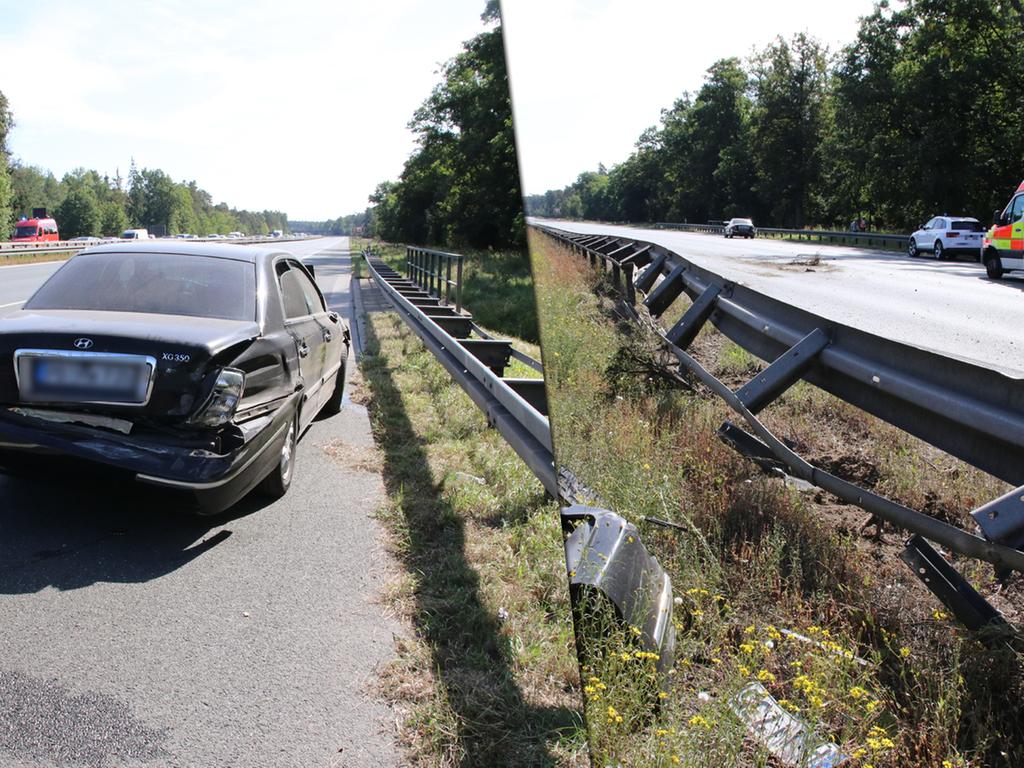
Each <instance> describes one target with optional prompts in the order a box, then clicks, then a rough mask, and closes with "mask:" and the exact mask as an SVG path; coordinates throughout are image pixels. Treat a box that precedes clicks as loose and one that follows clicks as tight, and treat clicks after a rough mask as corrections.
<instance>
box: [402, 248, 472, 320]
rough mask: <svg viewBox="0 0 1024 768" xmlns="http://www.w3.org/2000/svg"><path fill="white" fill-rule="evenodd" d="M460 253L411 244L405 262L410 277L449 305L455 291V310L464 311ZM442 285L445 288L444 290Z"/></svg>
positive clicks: (406, 251)
mask: <svg viewBox="0 0 1024 768" xmlns="http://www.w3.org/2000/svg"><path fill="white" fill-rule="evenodd" d="M463 258H464V257H463V256H462V255H461V254H458V253H445V252H444V251H434V250H431V249H430V248H419V247H418V246H415V245H409V246H406V248H405V263H406V268H407V270H408V276H409V279H410V280H412V281H413V282H414V283H416V285H418V286H419V287H420V288H423V289H424V290H426V291H428V292H429V293H432V294H433V293H436V295H437V296H439V297H440V298H441V300H442V301H443V302H444V303H445V304H446V305H447V304H448V303H449V302H450V301H451V298H452V289H453V288H454V292H455V310H456V311H457V312H461V311H462V261H463ZM453 263H454V264H455V279H454V280H453V279H452V264H453ZM442 287H443V289H444V290H442Z"/></svg>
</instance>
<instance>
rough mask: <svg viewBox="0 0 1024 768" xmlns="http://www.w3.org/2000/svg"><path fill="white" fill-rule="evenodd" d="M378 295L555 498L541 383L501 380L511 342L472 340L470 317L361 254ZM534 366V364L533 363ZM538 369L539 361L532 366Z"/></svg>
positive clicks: (550, 448)
mask: <svg viewBox="0 0 1024 768" xmlns="http://www.w3.org/2000/svg"><path fill="white" fill-rule="evenodd" d="M364 258H365V259H366V264H367V267H369V270H370V274H371V276H372V277H373V279H374V281H375V282H376V283H377V284H378V285H379V286H380V287H381V290H382V291H383V292H384V296H385V297H386V298H387V299H388V301H389V302H391V305H392V306H393V307H394V308H395V310H396V311H397V312H398V314H399V315H400V316H401V317H402V319H403V320H404V321H405V323H406V324H407V325H408V326H409V327H410V328H411V329H412V330H413V332H414V333H415V334H416V335H417V336H419V337H420V339H421V340H422V341H423V343H424V344H425V345H426V347H427V349H428V350H430V352H431V353H432V354H433V355H434V357H436V358H437V359H438V361H439V362H440V363H441V364H442V365H443V366H444V367H445V369H446V370H447V371H448V373H449V374H450V375H451V377H452V378H453V379H454V380H455V381H456V382H457V383H458V384H459V386H460V387H462V389H463V390H465V392H466V394H468V395H469V396H470V398H471V399H472V400H473V402H474V403H476V405H477V407H478V408H480V410H481V411H483V413H484V415H485V416H486V417H487V422H488V423H489V424H490V425H491V426H493V427H495V428H496V429H497V430H498V431H499V432H500V433H501V435H502V437H504V438H505V440H506V442H508V443H509V445H511V446H512V448H513V449H514V450H515V452H516V453H517V454H519V457H520V458H521V459H522V460H523V461H524V462H526V464H527V466H529V467H530V469H531V470H532V471H533V473H534V474H535V475H536V476H537V477H538V478H539V479H540V481H541V483H542V484H543V485H544V488H545V489H546V490H547V492H548V493H550V494H551V495H552V496H553V497H555V498H558V496H559V483H558V476H557V473H556V472H555V461H554V455H553V452H552V447H551V428H550V426H549V424H548V416H547V412H548V406H547V394H546V392H545V390H544V379H520V378H506V377H505V376H504V371H505V368H506V366H507V365H508V362H509V360H510V359H511V358H512V352H513V349H512V343H511V342H509V341H505V340H501V339H495V338H493V337H490V336H488V337H487V338H473V336H474V330H473V326H474V325H475V323H474V322H473V317H472V315H469V314H467V313H464V312H460V311H457V310H456V309H454V308H452V307H449V306H443V305H442V304H441V300H440V298H438V297H437V296H435V295H433V294H432V293H431V292H430V291H428V290H425V289H423V288H421V287H420V286H419V285H418V284H417V283H416V282H415V281H413V280H410V279H408V278H406V277H403V276H402V275H401V274H399V273H398V272H397V271H395V270H394V269H392V268H391V267H389V266H388V265H387V264H385V263H384V262H383V261H382V260H381V259H380V258H378V257H375V256H373V255H371V254H364ZM534 362H535V363H536V362H537V361H534ZM537 364H538V365H539V363H537Z"/></svg>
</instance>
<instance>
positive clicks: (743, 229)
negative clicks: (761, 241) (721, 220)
mask: <svg viewBox="0 0 1024 768" xmlns="http://www.w3.org/2000/svg"><path fill="white" fill-rule="evenodd" d="M722 234H724V235H725V236H726V237H736V236H737V235H739V236H740V237H756V236H757V229H755V227H754V222H752V221H751V220H750V219H729V221H728V222H726V224H725V229H723V230H722Z"/></svg>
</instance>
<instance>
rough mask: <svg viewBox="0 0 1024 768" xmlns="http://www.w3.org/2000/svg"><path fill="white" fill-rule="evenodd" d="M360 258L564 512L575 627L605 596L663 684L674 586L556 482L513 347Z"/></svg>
mask: <svg viewBox="0 0 1024 768" xmlns="http://www.w3.org/2000/svg"><path fill="white" fill-rule="evenodd" d="M452 256H457V254H452ZM363 257H364V259H365V260H366V264H367V266H368V268H369V271H370V275H371V276H372V277H373V279H374V281H375V282H376V283H377V284H378V285H379V286H380V287H381V290H382V291H383V293H384V296H385V297H386V298H387V299H388V301H389V302H390V303H391V305H392V306H393V307H394V308H395V310H396V311H397V312H398V314H399V316H400V317H401V318H402V319H403V320H404V321H405V323H406V325H408V326H409V328H410V329H412V331H413V332H414V333H415V334H416V335H417V336H419V338H420V339H421V340H422V341H423V343H424V345H425V346H426V348H427V349H428V350H429V351H430V352H431V354H433V355H434V357H436V358H437V360H438V361H439V362H440V363H441V365H443V366H444V367H445V369H446V370H447V371H448V373H449V374H450V375H451V377H452V378H453V379H454V380H455V382H456V383H458V385H459V386H460V387H462V389H463V390H464V391H465V392H466V394H468V395H469V397H470V398H471V399H472V400H473V402H474V403H475V404H476V406H477V407H478V408H479V409H480V410H481V411H482V412H483V413H484V415H485V416H486V417H487V422H488V424H490V425H491V426H493V427H495V428H496V429H497V430H498V431H499V432H500V433H501V435H502V437H504V438H505V441H506V442H507V443H508V444H509V445H510V446H511V447H512V449H513V450H514V451H515V452H516V453H517V454H518V455H519V457H520V458H521V459H523V461H524V462H525V463H526V465H527V466H528V467H529V468H530V469H531V471H532V472H533V473H534V475H536V476H537V478H538V479H539V480H540V481H541V483H542V484H543V485H544V488H545V490H546V491H547V492H548V493H549V494H550V495H551V496H552V497H553V498H555V499H557V500H559V502H560V503H561V504H562V506H563V509H562V515H561V518H562V530H563V534H564V538H565V556H566V570H567V572H568V578H569V594H570V599H571V601H572V606H573V617H574V621H578V620H579V618H580V616H581V615H582V613H583V612H584V611H585V610H586V609H587V606H590V605H592V603H591V600H592V599H593V598H594V596H595V595H597V594H600V595H603V597H604V598H605V599H607V600H609V601H610V602H611V603H612V605H614V606H615V610H616V613H617V615H618V616H619V617H620V619H621V620H622V621H623V622H624V623H625V624H627V625H628V626H631V627H636V628H637V629H638V630H639V632H640V642H641V644H642V645H643V646H644V647H645V648H646V649H647V650H649V651H651V652H654V653H656V654H657V655H658V664H657V667H658V670H659V672H660V673H661V674H662V681H663V682H664V681H666V680H667V679H668V678H667V673H668V670H669V669H671V667H672V663H673V659H674V655H675V630H674V624H673V622H672V608H673V600H672V581H671V579H670V578H669V576H668V575H667V574H666V573H665V571H664V569H663V568H662V567H661V565H660V564H659V563H658V561H657V560H656V559H655V558H654V557H652V556H651V555H650V554H649V553H648V551H647V549H646V548H645V547H644V545H643V544H642V543H641V541H640V536H639V534H638V533H637V531H636V528H635V527H633V526H632V525H631V524H630V523H628V522H627V521H626V520H625V519H623V518H622V517H620V516H619V515H617V514H615V513H614V512H611V511H608V510H605V509H599V508H596V507H593V506H588V505H589V504H592V503H593V501H594V495H593V494H592V493H590V492H588V491H586V490H585V489H583V488H582V487H581V486H580V485H579V483H578V482H577V480H576V478H575V477H574V476H573V475H572V473H571V472H569V471H567V470H565V469H562V470H560V471H557V472H556V470H555V460H554V455H553V452H552V444H551V428H550V424H549V422H548V407H547V395H546V392H545V389H544V379H510V378H506V377H504V375H503V373H504V368H505V365H506V364H507V363H508V360H509V358H510V357H511V356H515V353H516V352H517V351H516V350H513V349H512V346H511V343H510V342H508V341H502V340H500V339H495V338H494V337H493V336H491V335H490V334H487V333H486V332H485V331H484V330H483V329H482V328H480V327H479V326H478V325H476V323H474V322H473V320H472V315H470V314H468V313H466V312H463V311H462V310H461V308H452V307H450V306H447V305H442V303H441V301H442V298H441V290H440V287H439V286H438V285H437V284H436V283H435V285H434V288H435V290H430V289H429V288H427V287H424V286H422V285H420V284H419V283H418V282H417V281H416V280H414V279H411V278H410V277H402V275H400V274H399V273H398V272H397V271H395V270H394V269H392V268H391V267H389V266H388V265H387V264H385V263H384V262H383V261H382V260H381V259H380V258H379V257H377V256H375V255H374V254H373V253H372V252H370V251H364V252H363ZM407 265H408V267H409V269H410V272H412V273H413V274H414V275H415V276H416V277H418V278H420V279H422V277H423V275H424V271H423V270H422V269H421V268H418V267H422V264H415V263H414V262H413V261H412V260H409V261H407ZM445 288H446V290H447V288H448V286H445ZM474 336H475V337H476V338H473V337H474ZM519 355H522V353H519ZM524 358H525V359H524ZM519 359H521V360H523V361H524V362H527V364H530V363H532V364H533V365H532V367H534V368H535V370H538V371H541V372H543V368H542V367H541V366H540V363H539V362H538V361H535V360H531V359H530V358H529V357H527V356H525V355H523V356H521V357H519Z"/></svg>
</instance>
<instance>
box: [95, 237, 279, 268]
mask: <svg viewBox="0 0 1024 768" xmlns="http://www.w3.org/2000/svg"><path fill="white" fill-rule="evenodd" d="M97 253H169V254H174V255H185V256H209V257H212V258H217V259H233V260H235V261H247V262H250V263H253V264H256V263H262V262H265V261H266V260H267V259H270V258H273V257H275V256H290V255H291V254H289V253H287V252H286V251H282V250H280V249H273V248H260V247H259V246H252V245H228V244H226V243H225V244H220V243H186V242H182V241H181V240H153V241H150V242H142V243H110V244H108V245H97V246H95V247H92V248H86V249H85V250H83V251H79V255H83V254H97ZM295 258H296V259H297V258H298V257H295Z"/></svg>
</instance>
